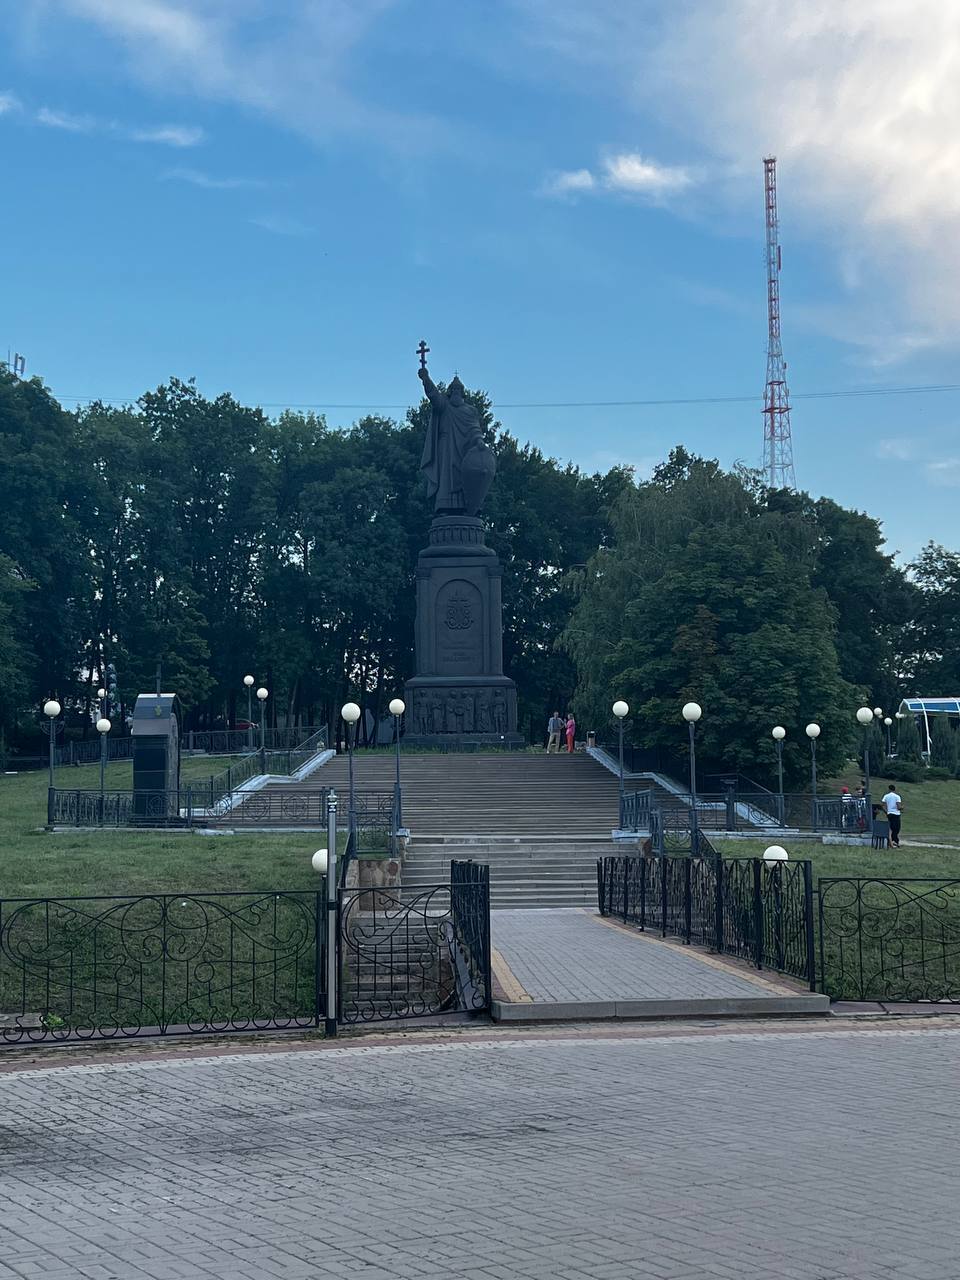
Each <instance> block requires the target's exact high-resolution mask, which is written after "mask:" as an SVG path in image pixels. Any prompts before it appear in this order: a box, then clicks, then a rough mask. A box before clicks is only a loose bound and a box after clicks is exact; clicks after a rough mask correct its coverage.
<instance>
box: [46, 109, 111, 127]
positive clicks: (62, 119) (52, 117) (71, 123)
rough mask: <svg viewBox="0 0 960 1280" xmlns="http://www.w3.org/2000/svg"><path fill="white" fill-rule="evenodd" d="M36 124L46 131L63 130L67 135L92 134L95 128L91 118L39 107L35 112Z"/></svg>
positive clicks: (95, 125)
mask: <svg viewBox="0 0 960 1280" xmlns="http://www.w3.org/2000/svg"><path fill="white" fill-rule="evenodd" d="M37 124H42V125H44V126H45V127H46V128H47V129H63V130H65V131H66V132H67V133H92V132H93V130H94V129H95V128H96V127H97V123H96V121H95V120H94V119H93V118H92V117H91V116H76V115H73V113H72V112H70V111H52V110H51V109H50V108H49V107H41V108H40V110H39V111H38V112H37Z"/></svg>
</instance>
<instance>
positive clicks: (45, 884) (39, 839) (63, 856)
mask: <svg viewBox="0 0 960 1280" xmlns="http://www.w3.org/2000/svg"><path fill="white" fill-rule="evenodd" d="M221 763H222V766H223V768H226V766H227V763H228V761H227V759H226V758H225V759H223V761H222V762H221V761H220V760H217V761H211V760H196V759H193V760H186V761H184V776H185V777H188V778H189V777H190V776H191V775H192V776H195V777H209V775H210V772H211V765H214V766H215V770H214V771H217V772H218V771H219V766H220V765H221ZM130 769H131V765H130V762H129V761H117V762H116V764H112V765H110V766H109V767H108V770H107V786H108V787H111V786H114V787H121V788H123V787H128V786H129V785H130V777H131V775H130ZM57 783H58V785H60V786H70V787H90V788H92V789H96V788H98V787H99V785H100V768H99V765H81V766H80V767H79V768H73V769H65V770H64V769H60V770H58V771H57ZM46 796H47V774H46V772H39V773H21V774H17V775H16V776H14V777H0V898H22V897H62V896H66V895H77V894H127V893H157V892H160V893H180V892H183V893H187V892H191V891H194V890H198V891H200V890H202V891H206V892H213V891H217V890H219V891H228V890H268V889H316V888H317V887H318V884H317V880H318V878H317V876H316V875H315V873H314V872H313V871H312V869H311V867H310V856H311V854H312V853H313V851H314V850H315V849H316V848H317V847H318V846H319V845H321V844H325V843H326V840H325V839H324V837H323V835H322V834H321V833H320V832H316V831H304V832H303V833H302V834H299V833H295V834H288V833H279V832H278V833H273V832H251V833H246V832H245V833H244V834H242V835H235V836H226V835H225V836H201V835H197V834H196V833H195V832H184V833H177V834H170V835H167V834H165V833H164V832H159V831H142V832H141V831H122V830H121V831H115V830H107V831H97V830H92V831H67V832H48V831H44V830H43V826H42V824H43V822H44V821H45V819H46V803H47V801H46Z"/></svg>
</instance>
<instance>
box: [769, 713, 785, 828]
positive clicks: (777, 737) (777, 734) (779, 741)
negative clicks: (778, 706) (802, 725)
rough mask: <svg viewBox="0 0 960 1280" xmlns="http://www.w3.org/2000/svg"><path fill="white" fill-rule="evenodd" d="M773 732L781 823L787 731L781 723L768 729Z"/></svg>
mask: <svg viewBox="0 0 960 1280" xmlns="http://www.w3.org/2000/svg"><path fill="white" fill-rule="evenodd" d="M770 732H771V733H772V734H773V741H774V743H775V745H776V748H777V797H778V799H777V804H778V805H779V809H780V812H779V814H778V815H777V816H778V819H779V821H780V823H781V825H782V824H783V740H784V738H785V737H786V736H787V731H786V729H785V728H784V727H783V725H782V724H776V725H774V726H773V728H772V729H771V730H770Z"/></svg>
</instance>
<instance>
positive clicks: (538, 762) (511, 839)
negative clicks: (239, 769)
mask: <svg viewBox="0 0 960 1280" xmlns="http://www.w3.org/2000/svg"><path fill="white" fill-rule="evenodd" d="M395 768H396V765H395V761H394V757H393V755H392V754H391V753H389V752H358V753H357V754H356V755H355V756H354V780H355V785H356V787H357V789H358V791H384V792H387V791H389V790H390V789H391V788H392V786H393V780H394V776H395ZM401 768H402V781H403V825H404V827H406V828H408V829H409V831H410V842H409V845H408V847H407V852H406V855H405V857H404V866H403V888H404V895H405V896H407V895H415V894H416V893H417V892H418V891H419V890H420V889H421V888H422V887H424V886H427V885H435V884H438V883H442V882H444V881H446V880H448V879H449V876H450V862H451V860H452V859H465V858H474V859H476V860H477V861H478V862H486V863H489V865H490V894H491V903H492V905H493V907H495V908H496V907H554V906H568V907H584V906H593V905H594V904H595V903H596V860H597V857H598V856H600V855H601V854H604V853H610V852H611V851H612V850H613V848H614V846H613V845H612V843H611V832H612V831H613V830H614V828H615V827H616V826H617V819H618V811H619V800H618V793H619V787H618V781H617V778H616V776H615V775H614V774H612V773H611V772H610V771H609V770H608V769H606V768H604V767H603V765H601V764H598V763H597V762H596V761H594V760H592V759H590V757H589V756H586V755H582V754H574V755H566V754H562V755H550V756H548V755H546V754H535V753H532V752H497V753H489V754H488V753H483V752H478V753H464V754H453V753H451V754H443V753H439V752H433V753H430V752H423V753H413V752H410V753H406V752H405V753H404V754H403V758H402V763H401ZM348 785H349V783H348V767H347V759H346V757H345V756H337V757H336V758H335V759H333V760H331V761H330V762H329V763H328V764H326V765H324V766H323V767H322V768H320V769H318V770H317V771H316V773H314V774H313V775H312V776H311V777H310V778H309V780H307V781H306V782H303V783H299V784H290V787H289V789H290V790H299V791H302V790H303V789H304V788H305V786H310V787H329V786H333V787H336V788H337V790H338V791H339V792H340V794H341V796H342V798H343V802H344V806H345V804H346V797H347V789H348ZM285 786H286V784H275V787H276V788H277V789H283V788H284V787H285Z"/></svg>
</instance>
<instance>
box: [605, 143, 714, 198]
mask: <svg viewBox="0 0 960 1280" xmlns="http://www.w3.org/2000/svg"><path fill="white" fill-rule="evenodd" d="M603 172H604V178H603V182H604V186H607V187H610V188H611V189H612V190H614V191H626V192H629V193H630V194H632V195H641V196H648V197H650V198H651V199H654V200H656V199H660V198H661V197H663V196H666V195H671V194H673V193H674V192H676V191H683V189H684V188H685V187H689V186H690V184H691V182H692V181H693V179H692V177H691V176H690V173H689V172H688V171H687V170H686V169H680V168H675V167H673V166H671V165H666V164H657V163H656V161H654V160H647V159H645V158H644V157H643V156H642V155H640V154H639V153H638V152H636V151H628V152H624V153H623V154H622V155H614V156H608V157H607V159H606V160H604V162H603Z"/></svg>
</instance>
